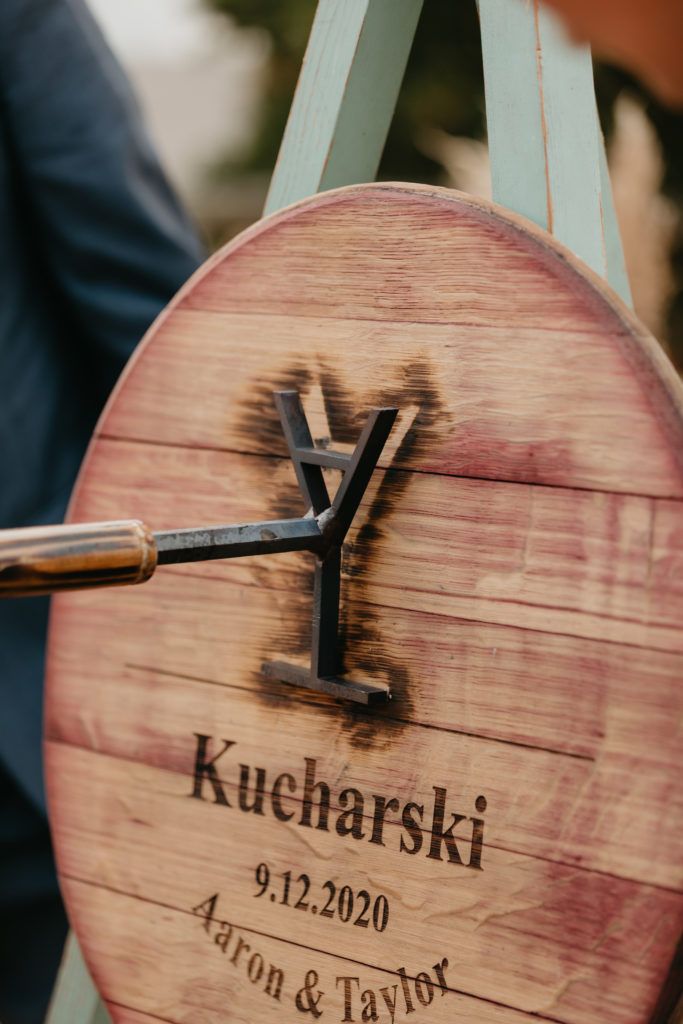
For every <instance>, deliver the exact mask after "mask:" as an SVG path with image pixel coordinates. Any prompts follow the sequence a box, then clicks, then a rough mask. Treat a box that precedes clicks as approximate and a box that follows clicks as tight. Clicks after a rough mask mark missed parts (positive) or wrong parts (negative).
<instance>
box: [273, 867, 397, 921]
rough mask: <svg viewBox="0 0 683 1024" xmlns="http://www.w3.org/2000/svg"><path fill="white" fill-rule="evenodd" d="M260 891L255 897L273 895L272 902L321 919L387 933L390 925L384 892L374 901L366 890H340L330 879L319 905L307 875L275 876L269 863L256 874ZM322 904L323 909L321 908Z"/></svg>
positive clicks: (346, 887) (387, 904) (284, 872)
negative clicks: (311, 898)
mask: <svg viewBox="0 0 683 1024" xmlns="http://www.w3.org/2000/svg"><path fill="white" fill-rule="evenodd" d="M254 878H255V881H256V884H257V886H258V892H255V893H254V896H256V897H259V896H265V895H266V894H268V893H269V894H270V901H271V903H278V904H279V905H280V906H284V907H292V908H293V909H294V910H305V911H308V912H309V913H310V914H318V913H319V914H320V917H327V918H335V917H336V918H337V919H338V920H339V921H342V922H343V923H344V924H347V923H351V924H354V925H356V926H357V927H358V928H369V927H372V928H374V929H375V931H377V932H383V931H384V930H385V928H386V927H387V925H388V923H389V901H388V900H387V898H386V896H384V895H383V894H382V893H380V894H379V895H378V896H375V898H374V899H373V898H372V896H371V895H370V893H369V892H368V891H367V890H366V889H359V890H358V892H356V893H354V891H353V889H352V888H351V886H350V885H343V886H342V887H341V888H340V889H337V886H336V885H335V883H334V882H332V881H330V880H329V879H328V880H327V881H326V882H323V884H322V885H321V886H320V889H321V890H322V893H324V895H323V894H322V893H321V896H320V899H319V900H318V902H311V900H310V899H309V894H310V890H311V880H310V878H309V877H308V875H306V874H301V875H299V876H298V877H297V878H296V879H293V877H292V872H291V871H283V872H282V873H281V874H278V875H275V874H274V873H272V872H271V870H270V868H269V867H268V865H267V864H263V863H262V864H259V865H258V866H257V867H256V869H255V871H254ZM318 903H319V904H320V906H318Z"/></svg>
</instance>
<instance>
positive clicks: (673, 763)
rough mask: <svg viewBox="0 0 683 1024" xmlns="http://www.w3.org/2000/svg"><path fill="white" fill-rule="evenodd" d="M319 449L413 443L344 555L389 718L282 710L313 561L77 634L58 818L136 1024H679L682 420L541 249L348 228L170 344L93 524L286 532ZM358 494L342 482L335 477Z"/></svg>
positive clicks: (610, 319)
mask: <svg viewBox="0 0 683 1024" xmlns="http://www.w3.org/2000/svg"><path fill="white" fill-rule="evenodd" d="M282 390H296V391H298V392H299V395H300V396H301V401H302V403H303V408H304V411H305V414H306V417H307V419H308V422H309V424H310V427H311V433H312V435H313V440H314V442H315V444H316V445H317V446H319V447H322V448H325V447H329V448H331V449H334V450H337V451H340V452H342V453H344V452H345V453H350V452H352V451H353V449H354V446H355V444H356V441H357V439H358V436H359V433H360V430H361V428H362V426H363V423H364V420H365V417H366V415H367V411H368V409H372V408H378V407H386V406H395V407H397V408H398V409H399V413H398V418H397V420H396V424H395V426H394V429H393V431H392V434H391V436H390V438H389V441H388V442H387V445H386V447H385V450H384V452H383V454H382V457H381V459H380V462H379V468H378V469H377V470H376V471H375V474H374V476H373V478H372V480H371V483H370V485H369V487H368V490H367V492H366V494H365V497H364V499H363V502H362V504H361V507H360V510H359V513H358V515H357V517H356V520H355V521H354V524H353V526H352V527H351V530H350V532H349V534H348V536H347V538H346V542H345V544H344V547H343V551H342V566H341V621H340V637H341V641H342V645H343V657H344V668H345V670H346V671H347V672H348V675H349V677H350V678H354V679H358V680H361V681H363V682H366V683H369V684H379V685H381V686H386V687H388V688H389V689H390V691H391V697H392V699H391V700H390V701H388V702H387V703H386V704H383V705H382V706H378V707H363V706H353V705H349V704H346V703H344V702H342V701H339V700H337V699H335V698H334V697H333V696H329V695H326V694H324V693H316V692H314V691H310V690H306V689H303V688H298V687H295V686H294V687H293V686H291V685H287V684H286V683H284V682H281V681H280V680H279V679H277V678H273V675H272V673H270V674H269V673H267V672H264V665H267V664H272V663H279V662H286V663H287V664H289V665H294V666H296V665H300V666H306V665H307V664H308V660H309V649H310V644H311V605H312V587H313V574H314V561H315V559H314V556H313V555H311V554H310V553H306V552H292V553H286V554H277V555H273V556H269V557H264V558H247V559H243V560H232V561H216V562H207V563H201V564H200V563H192V564H187V565H169V566H162V567H160V568H159V569H158V571H157V573H156V575H155V577H154V579H153V580H152V581H150V582H149V583H146V584H145V585H144V586H142V587H138V588H134V589H125V588H122V589H116V590H115V591H106V592H85V593H74V594H63V595H60V596H59V597H58V598H56V599H55V601H54V608H53V615H52V623H51V636H50V645H49V655H48V690H47V707H46V725H45V729H46V738H45V745H46V760H47V780H48V790H49V806H50V816H51V820H52V828H53V833H54V841H55V846H56V853H57V860H58V868H59V874H60V878H61V885H62V888H63V892H64V896H65V899H66V902H67V906H68V910H69V915H70V918H71V921H72V924H73V927H74V928H75V931H76V933H77V936H78V939H79V942H80V944H81V946H82V949H83V951H84V954H85V958H86V961H87V963H88V965H89V968H90V970H91V972H92V974H93V977H94V979H95V982H96V983H97V985H98V987H99V989H100V991H101V993H102V996H103V998H104V999H105V1001H106V1003H107V1006H108V1008H109V1011H110V1013H111V1016H112V1018H113V1020H114V1022H115V1024H153V1022H158V1021H165V1022H168V1024H190V1022H192V1024H195V1022H199V1021H201V1022H202V1024H219V1022H220V1024H222V1022H224V1021H235V1022H243V1024H269V1022H282V1024H292V1022H293V1021H302V1022H306V1021H309V1022H315V1021H317V1020H318V1019H321V1021H322V1024H325V1022H326V1021H343V1022H361V1021H363V1022H365V1021H378V1022H380V1024H384V1022H386V1024H394V1022H399V1021H401V1022H402V1021H404V1020H406V1021H412V1020H414V1021H425V1022H431V1024H451V1022H453V1021H458V1022H460V1024H524V1022H529V1024H531V1022H538V1021H559V1022H563V1024H605V1022H607V1021H609V1022H610V1024H638V1022H647V1021H656V1020H659V1021H664V1020H666V1015H667V1013H668V1006H669V1004H671V1003H672V1001H675V996H676V984H677V981H676V977H675V974H674V973H672V967H671V964H672V961H673V959H674V956H675V951H676V946H677V942H678V938H679V935H680V932H681V924H682V921H683V899H682V897H681V888H682V882H683V879H682V874H683V872H682V868H681V865H682V863H683V857H682V853H683V841H682V838H681V837H682V835H683V829H682V828H681V824H682V822H681V798H680V793H681V787H680V776H681V753H680V722H681V718H682V714H681V713H682V710H683V706H682V705H683V702H682V697H681V693H682V689H681V679H682V678H683V627H682V623H683V399H682V389H681V386H680V383H679V381H678V379H677V378H676V376H675V374H674V372H673V370H672V368H671V367H670V365H669V363H668V361H667V359H666V357H665V356H664V355H663V354H662V353H661V351H660V350H659V348H658V346H657V344H656V343H655V341H654V340H653V339H652V338H651V337H650V336H649V335H648V334H647V332H646V331H645V329H644V328H643V327H642V326H640V324H639V323H638V322H637V321H636V320H635V318H634V317H633V316H632V315H631V314H630V313H629V312H628V311H627V310H626V308H625V307H624V306H623V305H622V304H621V303H620V301H619V300H618V299H617V298H616V297H615V295H614V294H613V293H612V292H611V291H610V290H609V289H608V288H607V286H606V285H605V284H604V283H603V282H602V281H601V280H599V279H598V278H597V277H595V276H594V275H593V274H591V273H590V272H589V271H588V270H586V269H585V268H584V267H583V266H582V265H581V264H580V263H579V262H578V261H577V260H576V259H574V258H573V257H572V256H571V255H570V254H569V253H568V252H567V251H566V250H564V249H562V248H561V247H560V246H558V245H557V244H555V243H554V242H553V240H552V239H551V238H549V236H547V235H546V234H545V233H543V232H541V231H540V230H538V229H536V228H534V227H533V226H532V225H530V224H528V223H527V222H526V221H524V220H522V219H521V218H519V217H516V216H514V215H512V214H510V213H508V212H506V211H504V210H502V209H500V208H497V207H495V206H493V205H491V204H487V203H484V202H479V201H475V200H473V199H471V198H468V197H466V196H464V195H461V194H459V193H457V192H451V191H446V190H440V189H433V188H426V187H420V186H414V185H400V184H399V185H392V184H379V185H367V186H357V187H351V188H347V189H340V190H337V191H334V192H329V193H325V194H322V195H319V196H316V197H314V198H311V199H309V200H306V201H304V202H301V203H299V204H297V205H295V206H293V207H290V208H288V209H286V210H284V211H282V212H280V213H278V214H276V215H274V216H272V217H269V218H267V219H265V220H263V221H262V222H260V223H258V224H256V225H255V226H254V227H252V228H250V229H249V230H247V231H246V232H245V233H243V234H242V235H241V236H239V237H238V238H237V239H235V240H234V241H233V242H231V243H230V244H229V245H228V246H227V247H226V248H224V249H223V250H221V251H220V252H219V253H217V254H216V255H215V256H214V257H213V258H211V259H210V260H209V261H208V262H207V263H206V264H205V266H204V267H203V268H202V269H201V270H200V271H198V273H197V274H196V275H195V276H194V277H193V278H192V279H191V280H190V281H189V282H188V284H187V285H186V286H185V288H184V289H183V290H182V291H181V292H180V293H179V295H178V296H177V298H176V299H175V300H174V301H173V302H172V303H171V304H170V306H169V307H168V308H167V309H166V311H165V312H164V313H163V314H162V315H161V316H160V317H159V319H158V320H157V322H156V323H155V324H154V326H153V327H152V328H151V330H150V331H149V333H148V335H147V337H146V339H145V341H144V343H143V344H142V345H141V346H140V349H139V351H138V352H137V354H136V355H135V357H134V359H133V360H132V362H131V364H130V365H129V367H128V369H127V370H126V372H125V374H124V376H123V378H122V380H121V381H120V383H119V385H118V387H117V390H116V391H115V393H114V395H113V397H112V399H111V401H110V402H109V405H108V407H107V409H106V411H105V413H104V415H103V417H102V418H101V420H100V423H99V425H98V427H97V430H96V433H95V436H94V438H93V441H92V444H91V446H90V450H89V454H88V456H87V459H86V462H85V464H84V467H83V470H82V472H81V476H80V480H79V483H78V486H77V489H76V492H75V496H74V499H73V501H72V506H71V512H70V515H71V518H72V519H73V520H74V521H77V522H87V521H93V520H106V519H119V518H122V517H125V518H138V519H141V520H142V521H144V522H145V523H148V524H149V525H150V527H151V528H152V529H154V530H168V529H179V528H183V527H195V526H197V525H198V524H206V525H210V524H220V523H241V522H251V521H255V520H268V519H275V518H279V517H283V516H300V515H302V514H303V513H305V511H306V509H305V508H304V507H303V505H302V501H301V495H300V491H299V488H298V486H297V481H296V476H295V472H294V468H293V465H292V462H291V460H290V458H289V457H288V449H287V444H286V442H285V438H284V436H283V433H282V429H281V424H280V420H279V417H278V413H277V409H276V408H275V405H274V403H273V392H275V391H282ZM325 473H326V474H327V478H328V480H329V482H330V489H331V490H332V491H333V490H334V488H335V484H336V481H337V480H338V471H337V470H335V469H326V470H325Z"/></svg>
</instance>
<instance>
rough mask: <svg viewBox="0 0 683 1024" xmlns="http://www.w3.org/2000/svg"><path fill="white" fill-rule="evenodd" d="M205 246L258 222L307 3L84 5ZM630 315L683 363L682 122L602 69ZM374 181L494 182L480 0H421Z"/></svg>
mask: <svg viewBox="0 0 683 1024" xmlns="http://www.w3.org/2000/svg"><path fill="white" fill-rule="evenodd" d="M89 2H90V4H91V6H92V9H93V12H94V13H95V15H96V17H97V18H98V20H99V21H100V24H101V25H102V27H103V29H104V31H105V34H106V35H107V37H108V39H109V42H110V45H111V46H112V48H113V49H114V51H115V52H116V53H117V55H118V57H119V59H120V60H121V62H122V63H123V65H124V66H125V68H126V69H127V71H128V73H129V75H130V77H131V79H132V81H133V84H134V86H135V88H136V90H137V93H138V97H139V99H140V101H141V104H142V107H143V110H144V112H145V114H146V117H147V122H148V125H149V128H150V131H151V134H152V136H153V138H154V141H155V143H156V145H157V147H158V150H159V153H160V155H161V157H162V159H163V161H164V163H165V166H166V169H167V171H168V173H169V175H170V176H171V178H172V180H173V182H174V184H175V186H176V188H177V189H178V191H179V192H180V193H181V195H182V196H183V199H184V200H185V202H186V204H187V205H188V206H189V208H190V210H191V211H192V212H193V214H194V216H195V219H196V220H197V221H198V223H199V225H200V227H201V229H202V231H203V234H204V236H205V238H206V240H207V242H208V245H209V246H210V247H211V248H215V247H217V246H218V245H220V244H222V243H223V242H225V241H227V240H228V239H229V238H230V237H232V236H233V235H234V234H236V233H237V232H238V231H240V230H241V229H242V228H243V227H246V226H247V225H248V224H250V223H251V222H253V221H254V220H256V219H257V218H258V217H259V216H260V213H261V208H262V205H263V200H264V198H265V192H266V188H267V184H268V179H269V176H270V172H271V170H272V167H273V164H274V162H275V157H276V155H277V150H278V146H279V142H280V138H281V136H282V131H283V129H284V124H285V120H286V117H287V112H288V110H289V105H290V102H291V98H292V93H293V91H294V86H295V84H296V79H297V76H298V72H299V67H300V64H301V58H302V56H303V52H304V49H305V46H306V40H307V38H308V33H309V30H310V26H311V22H312V20H313V15H314V13H315V7H316V0H287V2H286V3H283V2H282V0H116V3H112V0H89ZM596 89H597V94H598V105H599V108H600V115H601V118H602V123H603V128H604V130H605V134H606V138H607V145H608V155H609V160H610V168H611V172H612V181H613V187H614V193H615V202H616V205H617V212H618V216H619V220H620V225H621V230H622V237H623V241H624V248H625V253H626V262H627V265H628V269H629V276H630V279H631V286H632V288H633V294H634V302H635V307H636V312H637V313H638V314H639V316H640V317H641V318H642V319H643V321H644V322H645V323H646V324H647V326H648V327H649V328H650V330H652V331H653V333H654V334H655V335H656V336H657V337H658V338H659V339H660V340H661V342H662V344H663V345H664V346H665V348H667V350H668V351H669V353H670V355H671V356H672V358H673V360H674V362H675V363H676V365H677V367H678V369H679V370H680V371H683V131H682V130H681V129H682V121H683V118H682V117H681V116H680V115H676V114H673V113H671V112H670V111H667V110H666V109H664V108H662V107H661V106H660V105H659V104H657V103H656V102H653V101H652V99H651V98H650V97H649V96H648V95H647V94H646V93H645V92H644V91H643V89H642V88H641V87H640V86H639V84H638V83H637V82H635V81H634V80H633V79H631V78H629V76H627V75H625V74H624V73H622V72H620V71H617V70H616V69H614V68H610V67H607V66H603V65H597V66H596ZM379 176H380V177H381V178H384V179H390V180H407V181H422V182H432V183H436V184H441V185H446V186H450V187H455V188H460V189H462V190H464V191H466V192H470V193H473V194H476V195H483V196H487V195H489V193H490V185H489V169H488V156H487V149H486V122H485V107H484V95H483V77H482V68H481V51H480V42H479V27H478V22H477V16H476V8H475V0H461V2H460V3H457V4H456V3H454V2H453V0H425V4H424V11H423V14H422V17H421V19H420V24H419V27H418V31H417V35H416V38H415V44H414V46H413V50H412V54H411V57H410V61H409V63H408V69H407V72H406V77H405V80H404V84H403V88H402V90H401V95H400V97H399V102H398V107H397V110H396V115H395V117H394V121H393V124H392V128H391V131H390V134H389V139H388V142H387V146H386V149H385V152H384V157H383V160H382V164H381V167H380V174H379Z"/></svg>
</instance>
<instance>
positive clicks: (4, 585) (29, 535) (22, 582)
mask: <svg viewBox="0 0 683 1024" xmlns="http://www.w3.org/2000/svg"><path fill="white" fill-rule="evenodd" d="M156 564H157V549H156V544H155V541H154V537H153V535H152V532H151V530H149V529H148V528H147V527H146V526H145V524H144V523H141V522H139V521H138V520H136V519H129V520H122V521H121V522H111V523H79V524H78V525H74V526H70V525H68V524H67V525H65V526H29V527H26V528H22V529H17V530H2V531H0V597H33V596H34V595H37V594H51V593H52V592H53V591H57V590H76V589H79V590H80V589H83V588H84V587H112V586H123V585H124V584H130V583H144V582H145V580H148V579H149V577H150V576H151V575H152V573H153V572H154V570H155V568H156Z"/></svg>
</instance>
